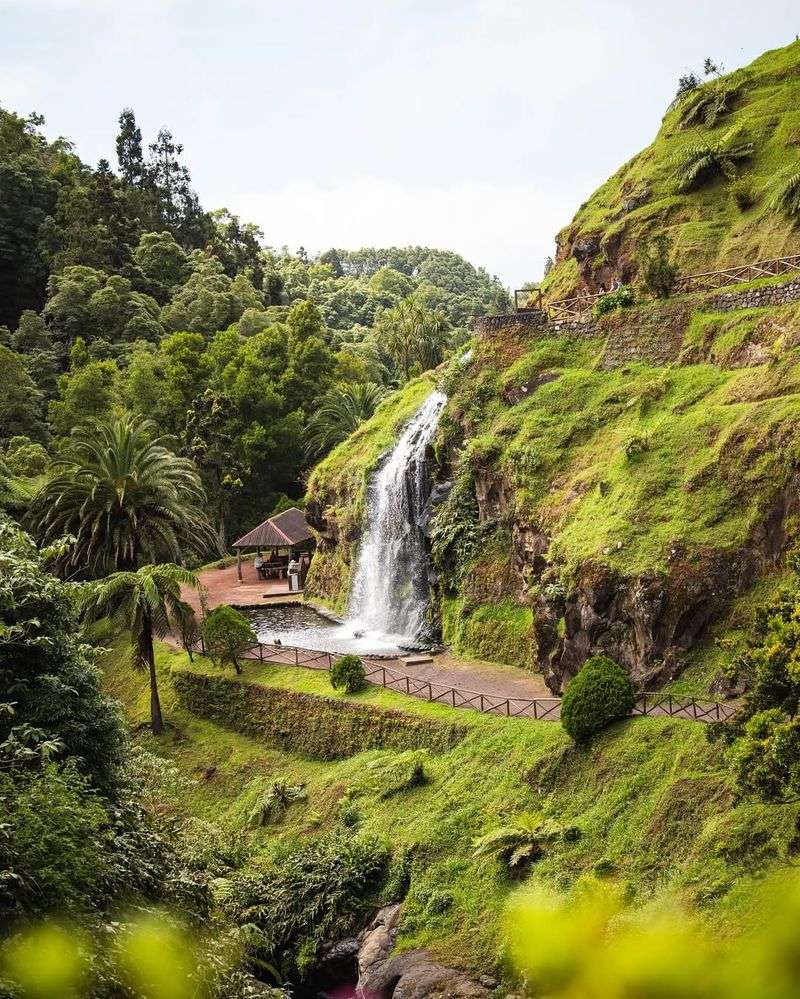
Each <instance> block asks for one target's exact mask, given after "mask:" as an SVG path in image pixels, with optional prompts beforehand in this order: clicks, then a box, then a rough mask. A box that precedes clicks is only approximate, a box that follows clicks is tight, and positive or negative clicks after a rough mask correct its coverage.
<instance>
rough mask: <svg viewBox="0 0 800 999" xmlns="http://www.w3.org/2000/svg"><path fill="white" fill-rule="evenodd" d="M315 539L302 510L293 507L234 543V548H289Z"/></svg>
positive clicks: (271, 518) (266, 521)
mask: <svg viewBox="0 0 800 999" xmlns="http://www.w3.org/2000/svg"><path fill="white" fill-rule="evenodd" d="M313 537H314V535H313V534H312V533H311V528H310V527H309V526H308V523H307V521H306V518H305V516H304V514H303V511H302V510H298V509H297V507H296V506H293V507H292V508H291V509H289V510H284V511H283V513H279V514H276V515H275V516H274V517H270V518H269V519H268V520H265V521H264V523H263V524H259V525H258V527H254V528H253V530H252V531H250V532H249V533H248V534H245V535H244V536H243V537H241V538H239V540H238V541H234V543H233V547H234V548H289V547H291V546H292V545H299V544H300V542H301V541H309V540H311V539H312V538H313Z"/></svg>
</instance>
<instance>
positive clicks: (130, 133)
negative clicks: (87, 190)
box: [117, 108, 145, 187]
mask: <svg viewBox="0 0 800 999" xmlns="http://www.w3.org/2000/svg"><path fill="white" fill-rule="evenodd" d="M117 163H118V164H119V172H120V175H121V177H122V179H123V181H124V182H125V183H126V184H130V185H131V187H141V185H142V184H143V183H144V177H145V165H144V153H143V151H142V130H141V129H140V128H139V126H138V125H137V124H136V116H135V115H134V113H133V109H132V108H123V109H122V113H121V114H120V116H119V133H118V135H117Z"/></svg>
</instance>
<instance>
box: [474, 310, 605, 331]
mask: <svg viewBox="0 0 800 999" xmlns="http://www.w3.org/2000/svg"><path fill="white" fill-rule="evenodd" d="M473 328H474V330H475V332H476V333H477V334H478V336H491V335H492V334H493V333H497V332H498V330H507V331H508V332H514V333H517V332H518V333H526V334H529V335H531V336H535V335H536V334H544V335H545V336H553V335H554V334H555V335H556V336H557V335H558V334H559V333H578V334H583V335H584V336H594V335H595V334H598V333H599V332H600V329H599V327H598V325H597V323H596V322H595V321H594V320H593V319H587V320H584V321H580V320H575V319H556V320H553V321H552V322H551V320H550V319H548V317H547V313H546V312H539V311H532V312H512V313H511V314H510V315H506V316H481V317H480V318H478V319H476V320H475V322H474V325H473Z"/></svg>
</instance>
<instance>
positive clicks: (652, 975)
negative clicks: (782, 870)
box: [0, 879, 800, 999]
mask: <svg viewBox="0 0 800 999" xmlns="http://www.w3.org/2000/svg"><path fill="white" fill-rule="evenodd" d="M764 893H765V904H764V909H763V910H761V913H763V912H764V911H766V912H767V918H766V919H762V918H761V913H760V917H759V921H758V926H757V927H756V928H753V929H752V930H750V931H749V932H748V933H746V934H744V935H743V936H740V937H737V938H736V939H735V940H720V939H719V937H714V936H712V935H711V934H710V933H709V932H708V931H707V930H706V929H704V928H703V926H702V925H701V923H700V922H699V921H698V919H697V918H696V917H694V916H690V915H688V914H687V913H686V912H684V911H682V910H681V909H680V908H679V907H677V906H676V907H675V908H672V909H670V908H664V907H660V908H658V909H652V908H651V909H647V910H641V909H639V910H636V911H634V910H632V909H630V908H627V907H626V905H625V899H624V892H623V891H622V890H620V889H618V888H617V887H616V886H615V885H614V884H613V883H612V882H608V881H590V882H588V883H580V884H579V886H578V887H576V889H575V891H574V892H573V893H572V894H570V895H569V896H559V895H555V894H552V893H544V892H541V893H532V894H526V895H524V896H523V897H522V898H521V899H518V900H517V901H516V902H515V904H514V905H513V906H512V907H511V908H510V909H509V913H508V948H507V956H508V961H509V965H510V968H509V970H510V971H511V977H514V976H516V977H517V979H518V990H519V992H520V993H524V994H526V995H530V996H546V997H549V999H559V997H563V999H722V997H724V999H789V997H792V999H794V997H797V996H800V879H794V880H792V881H789V882H787V881H786V880H785V879H781V880H771V881H769V882H767V883H766V884H765V886H764ZM115 925H116V926H117V928H116V929H112V928H111V927H109V931H110V936H109V944H108V946H107V947H106V948H105V950H103V951H102V952H98V951H97V950H96V949H94V950H93V949H92V945H91V944H90V943H89V940H88V938H87V937H85V936H83V935H82V934H80V933H79V932H73V931H71V930H70V929H69V928H67V927H65V926H60V925H58V924H42V925H40V926H37V927H34V928H32V929H30V930H28V931H26V932H24V933H21V934H18V935H16V936H15V937H13V938H11V939H10V940H8V941H6V943H5V944H4V946H3V949H2V958H1V961H0V994H2V995H3V996H13V997H21V999H22V997H24V999H70V997H80V996H83V995H87V994H89V993H90V992H92V993H93V991H94V989H93V987H94V985H95V984H96V977H97V975H98V974H99V973H102V974H103V977H104V978H105V981H106V982H109V981H114V982H115V983H116V987H112V990H111V992H110V993H109V995H114V996H116V995H119V996H141V997H147V999H190V997H191V999H202V997H205V996H209V995H211V994H213V991H214V983H215V980H216V978H217V976H218V974H219V971H220V967H219V962H220V959H221V955H220V954H218V953H215V951H214V947H213V945H212V946H209V941H208V940H205V941H203V942H201V941H199V940H198V939H192V938H190V937H189V936H187V935H185V934H184V933H183V932H181V931H180V930H179V929H178V928H176V927H175V925H174V924H172V923H170V922H167V921H164V922H158V921H157V920H153V919H152V918H148V919H147V920H146V921H139V922H136V921H134V922H132V923H129V924H124V925H122V924H115ZM223 960H224V959H223ZM101 968H102V972H101ZM109 972H110V974H109ZM270 993H271V994H272V996H273V997H274V999H275V997H277V996H279V995H280V994H281V993H280V990H277V989H272V990H270V989H265V990H264V992H263V993H261V992H259V994H261V995H269V994H270Z"/></svg>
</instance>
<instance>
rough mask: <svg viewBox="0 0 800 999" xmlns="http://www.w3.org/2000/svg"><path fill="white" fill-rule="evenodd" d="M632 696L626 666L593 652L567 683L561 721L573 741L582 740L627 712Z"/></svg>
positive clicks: (628, 711)
mask: <svg viewBox="0 0 800 999" xmlns="http://www.w3.org/2000/svg"><path fill="white" fill-rule="evenodd" d="M635 699H636V698H635V693H634V689H633V683H631V678H630V677H629V676H628V674H627V673H626V672H625V670H624V669H623V668H622V667H621V666H620V665H618V664H617V663H615V662H614V661H613V660H612V659H609V658H607V657H606V656H593V657H592V658H591V659H588V660H587V661H586V662H585V663H584V665H583V668H582V669H581V671H580V673H578V675H577V676H576V677H574V678H573V679H572V680H570V682H569V683H568V684H567V689H566V690H565V691H564V697H563V699H562V701H561V724H562V725H563V726H564V728H565V729H566V731H567V733H568V734H569V735H570V736H571V737H572V738H573V739H574V740H575V742H585V741H586V739H588V738H589V737H590V736H592V735H593V734H594V733H595V732H599V731H600V729H602V728H605V727H606V725H608V724H609V723H610V722H612V721H616V720H617V719H618V718H624V717H625V716H626V715H629V714H630V713H631V711H632V710H633V705H634V703H635Z"/></svg>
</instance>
